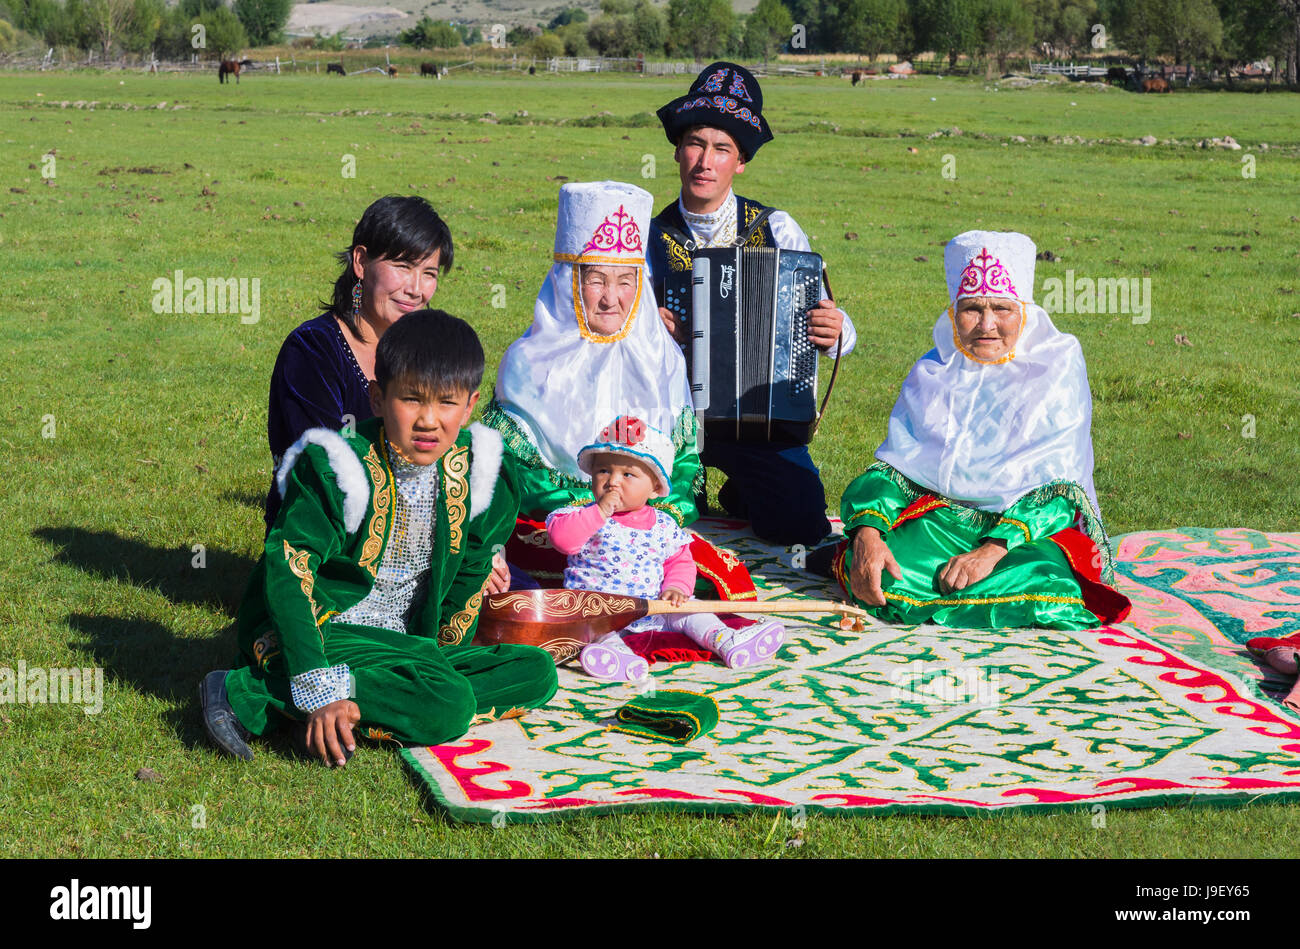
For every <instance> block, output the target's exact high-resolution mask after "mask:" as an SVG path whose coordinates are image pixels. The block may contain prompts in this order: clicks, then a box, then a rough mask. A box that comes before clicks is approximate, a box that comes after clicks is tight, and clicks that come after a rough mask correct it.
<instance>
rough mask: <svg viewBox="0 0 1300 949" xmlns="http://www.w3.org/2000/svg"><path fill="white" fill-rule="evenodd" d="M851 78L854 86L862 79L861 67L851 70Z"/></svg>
mask: <svg viewBox="0 0 1300 949" xmlns="http://www.w3.org/2000/svg"><path fill="white" fill-rule="evenodd" d="M851 78H852V80H853V85H855V86H856V85H857V84H858V83H860V82H861V81H862V70H861V69H855V70H853V73H852V75H851Z"/></svg>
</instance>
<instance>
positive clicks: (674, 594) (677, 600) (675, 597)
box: [659, 587, 690, 606]
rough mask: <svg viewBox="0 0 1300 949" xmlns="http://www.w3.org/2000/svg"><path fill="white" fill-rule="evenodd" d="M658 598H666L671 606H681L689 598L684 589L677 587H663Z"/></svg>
mask: <svg viewBox="0 0 1300 949" xmlns="http://www.w3.org/2000/svg"><path fill="white" fill-rule="evenodd" d="M659 599H661V600H667V601H668V602H669V603H671V604H672V605H673V606H681V605H682V604H683V603H685V602H686V601H687V600H688V599H690V596H689V594H687V592H686V591H685V590H682V589H680V588H678V587H665V588H664V589H663V591H661V592H660V594H659Z"/></svg>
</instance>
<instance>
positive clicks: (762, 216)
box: [735, 208, 776, 247]
mask: <svg viewBox="0 0 1300 949" xmlns="http://www.w3.org/2000/svg"><path fill="white" fill-rule="evenodd" d="M775 210H776V208H764V209H763V210H761V211H759V212H758V214H757V216H755V218H754V220H752V221H750V222H749V223H748V224H747V225H745V229H744V230H743V231H741V232H740V233H739V234H737V235H736V243H735V246H736V247H744V246H745V244H746V243H747V242H748V241H749V239H750V238H751V237H753V236H754V232H755V231H757V230H758V229H759V228H760V227H762V226H763V222H764V221H766V220H767V219H768V218H769V217H771V216H772V212H773V211H775Z"/></svg>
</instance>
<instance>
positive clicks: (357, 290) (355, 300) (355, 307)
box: [352, 280, 361, 326]
mask: <svg viewBox="0 0 1300 949" xmlns="http://www.w3.org/2000/svg"><path fill="white" fill-rule="evenodd" d="M360 320H361V281H360V280H358V281H357V282H356V283H354V284H353V285H352V325H353V326H356V325H357V323H358V322H359V321H360Z"/></svg>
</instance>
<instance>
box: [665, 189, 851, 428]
mask: <svg viewBox="0 0 1300 949" xmlns="http://www.w3.org/2000/svg"><path fill="white" fill-rule="evenodd" d="M770 213H771V209H770V208H767V209H764V211H763V212H762V213H761V214H760V215H758V217H757V218H756V219H755V220H754V221H753V222H752V223H751V224H750V225H749V226H748V227H747V228H745V229H744V231H742V232H741V233H740V234H739V235H738V236H737V238H736V242H735V244H734V245H733V246H731V247H710V248H698V249H697V247H696V245H695V242H694V241H693V240H691V239H690V238H688V237H687V236H686V235H684V234H682V233H681V232H680V231H677V230H676V229H674V228H671V227H665V230H666V231H668V232H670V233H671V234H672V236H673V237H674V239H676V240H678V241H679V242H680V243H681V244H682V245H683V246H684V247H685V248H686V250H687V251H688V252H689V253H690V254H691V269H690V270H689V271H675V272H669V273H668V274H666V275H665V278H664V299H663V301H662V305H663V306H664V307H665V308H667V309H668V310H670V311H671V312H672V313H673V314H674V317H675V318H676V319H677V320H679V321H684V322H686V323H687V324H689V325H690V327H691V342H690V345H688V346H687V347H686V360H687V363H688V367H689V372H690V380H691V396H692V401H693V402H694V406H695V412H696V415H697V416H698V418H699V420H700V423H701V425H702V427H703V429H704V435H705V438H708V437H709V436H710V435H712V436H714V437H717V438H721V439H723V440H725V441H736V442H745V443H754V442H785V443H795V444H801V445H806V444H808V443H809V442H810V441H812V437H813V434H814V433H815V432H816V431H817V426H818V425H819V424H820V421H821V417H822V415H823V414H824V413H825V411H826V403H827V402H828V401H829V400H830V394H831V390H832V389H833V388H834V387H835V376H836V375H837V374H838V372H839V359H840V352H839V349H838V348H837V351H836V354H835V368H834V369H833V370H832V373H831V381H830V384H829V385H828V386H827V389H826V395H825V398H824V399H823V400H822V404H821V408H820V410H819V409H818V407H817V356H818V353H817V349H816V347H814V346H813V344H812V343H811V342H810V341H809V340H808V325H809V320H810V317H809V311H811V310H814V309H816V308H817V304H818V302H819V301H820V300H821V284H822V281H823V279H824V280H825V281H826V292H827V293H828V294H829V293H830V277H829V275H827V273H826V269H825V267H824V265H823V263H822V258H821V256H820V255H819V254H813V253H809V252H805V251H797V250H782V249H779V248H774V247H749V246H745V242H746V241H747V240H748V239H749V237H750V235H751V234H753V233H754V231H755V230H756V229H757V228H758V227H759V226H760V225H762V223H763V222H764V221H765V220H766V219H767V217H768V215H769V214H770ZM840 346H841V347H842V341H841V344H840Z"/></svg>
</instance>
